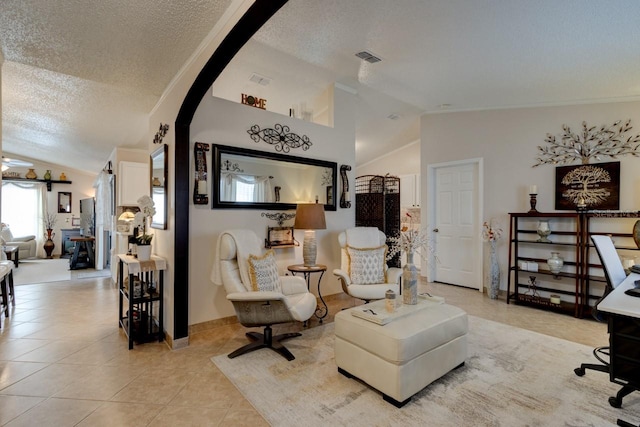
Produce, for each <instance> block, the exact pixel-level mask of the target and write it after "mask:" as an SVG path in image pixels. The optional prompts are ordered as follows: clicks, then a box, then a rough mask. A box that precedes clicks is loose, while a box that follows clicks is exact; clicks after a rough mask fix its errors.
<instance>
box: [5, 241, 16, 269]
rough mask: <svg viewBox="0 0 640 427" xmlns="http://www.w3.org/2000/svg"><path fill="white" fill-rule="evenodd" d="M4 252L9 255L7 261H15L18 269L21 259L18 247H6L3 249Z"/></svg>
mask: <svg viewBox="0 0 640 427" xmlns="http://www.w3.org/2000/svg"><path fill="white" fill-rule="evenodd" d="M2 250H3V251H4V253H5V254H6V255H7V259H8V260H9V261H13V264H14V265H15V266H16V268H18V263H19V259H20V248H18V247H17V246H11V245H5V246H3V247H2Z"/></svg>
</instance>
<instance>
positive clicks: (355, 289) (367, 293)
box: [333, 227, 402, 302]
mask: <svg viewBox="0 0 640 427" xmlns="http://www.w3.org/2000/svg"><path fill="white" fill-rule="evenodd" d="M386 240H387V237H386V236H385V234H384V233H383V232H382V231H380V230H378V229H377V228H376V227H354V228H349V229H347V230H345V231H343V232H342V233H340V234H339V235H338V243H339V244H340V249H341V250H340V252H341V266H340V268H339V269H335V270H333V274H334V275H335V276H337V277H338V279H339V280H340V283H341V284H342V290H343V291H344V292H345V293H346V294H348V295H351V296H352V297H355V298H359V299H362V300H365V301H366V302H369V301H371V300H377V299H383V298H384V297H385V293H386V292H387V291H388V290H392V291H394V292H395V293H396V294H399V292H400V276H401V275H402V270H401V269H399V268H395V267H391V268H387V264H386V260H384V258H383V260H382V266H381V267H380V268H382V269H383V270H384V272H385V274H384V279H386V280H381V281H377V282H373V283H371V282H367V283H359V282H360V279H358V280H354V277H353V274H352V273H353V272H352V269H351V257H352V256H351V255H350V254H349V252H350V250H357V249H360V250H363V249H368V250H371V249H375V248H380V247H381V246H383V245H385V242H386ZM350 248H352V249H350ZM378 257H379V256H378ZM376 262H378V261H376Z"/></svg>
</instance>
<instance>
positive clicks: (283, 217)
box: [260, 212, 296, 227]
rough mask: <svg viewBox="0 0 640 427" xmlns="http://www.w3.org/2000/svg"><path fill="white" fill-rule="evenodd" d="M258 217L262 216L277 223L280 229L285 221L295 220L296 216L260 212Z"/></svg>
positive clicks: (283, 213) (293, 214)
mask: <svg viewBox="0 0 640 427" xmlns="http://www.w3.org/2000/svg"><path fill="white" fill-rule="evenodd" d="M260 216H264V217H267V218H269V219H271V220H274V221H277V222H278V225H279V226H280V227H282V224H284V222H285V221H288V220H290V219H293V218H295V217H296V214H295V213H286V212H276V213H268V212H262V214H261V215H260Z"/></svg>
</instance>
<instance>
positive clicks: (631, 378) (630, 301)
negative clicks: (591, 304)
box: [598, 273, 640, 408]
mask: <svg viewBox="0 0 640 427" xmlns="http://www.w3.org/2000/svg"><path fill="white" fill-rule="evenodd" d="M636 280H640V274H636V273H631V274H630V275H629V276H627V278H626V279H625V280H624V281H623V282H622V283H621V284H620V285H618V286H617V287H616V288H615V289H614V290H613V291H612V292H611V293H610V294H609V295H608V296H607V297H606V298H605V299H603V300H602V302H600V304H598V310H599V311H602V312H605V313H608V314H609V315H610V316H609V345H610V362H609V363H610V365H609V380H610V381H611V382H614V383H616V384H620V385H622V386H623V387H622V389H621V390H620V391H619V392H618V394H617V395H616V396H612V397H610V398H609V404H611V406H613V407H615V408H619V407H621V406H622V398H623V397H624V396H626V395H628V394H629V393H631V392H632V391H640V298H637V297H632V296H629V295H626V294H625V293H624V291H626V290H627V289H630V288H633V287H634V282H635V281H636Z"/></svg>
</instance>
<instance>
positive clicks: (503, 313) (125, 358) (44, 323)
mask: <svg viewBox="0 0 640 427" xmlns="http://www.w3.org/2000/svg"><path fill="white" fill-rule="evenodd" d="M15 289H16V300H17V303H16V306H15V307H14V308H12V310H11V316H10V317H9V318H8V319H4V317H2V318H0V321H1V322H2V323H1V325H2V329H0V425H2V426H5V425H6V426H36V425H42V426H144V425H153V426H165V425H166V426H262V425H267V423H266V421H265V420H264V419H263V418H262V417H261V416H260V415H259V414H258V413H257V412H256V411H255V410H254V409H253V407H252V406H251V404H249V403H248V402H247V401H246V400H245V399H244V398H243V397H242V395H241V394H240V393H239V392H238V391H237V390H236V389H235V387H234V386H233V385H232V384H231V383H230V382H229V381H228V380H227V379H226V378H225V377H224V375H222V373H220V371H219V370H218V369H217V368H216V366H215V365H214V364H213V363H212V362H211V361H210V360H209V359H210V358H211V357H212V356H214V355H217V354H222V353H229V352H231V351H232V350H234V349H236V348H237V347H240V346H241V345H243V344H244V343H245V340H246V339H245V338H244V333H245V332H246V329H245V328H243V327H242V326H241V325H237V324H235V325H228V326H222V327H219V328H215V329H212V330H208V331H205V332H200V333H197V334H195V335H193V336H191V337H190V346H189V347H188V348H185V349H182V350H177V351H171V350H169V348H168V347H167V346H166V345H165V344H163V343H148V344H144V345H136V346H135V348H134V349H133V350H131V351H129V350H128V349H127V342H126V339H125V337H124V334H123V333H122V332H121V331H120V330H119V329H118V327H117V311H118V308H117V307H118V299H117V292H116V290H115V288H113V287H112V286H111V285H110V280H109V279H86V280H75V281H70V282H54V283H47V284H36V285H24V286H17V287H16V288H15ZM425 290H428V291H429V292H431V293H433V294H435V295H441V296H444V297H445V298H446V300H447V302H448V303H450V304H453V305H456V306H459V307H461V308H463V309H465V310H466V311H467V312H468V313H469V314H471V315H474V316H478V317H482V318H486V319H491V320H495V321H498V322H503V323H507V324H510V325H514V326H518V327H521V328H526V329H530V330H534V331H537V332H541V333H544V334H548V335H553V336H556V337H560V338H564V339H568V340H572V341H576V342H579V343H583V344H587V345H589V346H596V345H602V344H605V343H606V342H607V340H608V338H607V331H606V325H604V324H601V323H597V322H594V321H591V320H581V319H574V318H572V317H570V316H566V315H558V314H554V313H550V312H545V311H541V310H536V309H532V308H527V307H521V306H515V305H513V304H510V305H507V304H506V303H505V301H504V297H503V298H502V299H500V300H491V299H489V298H488V297H487V296H486V295H483V294H481V293H480V292H478V291H476V290H471V289H464V288H458V287H454V286H447V285H441V284H428V285H426V284H422V285H421V291H425ZM353 304H354V300H352V299H350V298H348V297H346V296H345V295H338V296H336V297H335V298H333V300H332V301H331V303H330V315H329V317H328V318H327V319H325V320H326V321H333V316H332V315H331V314H335V313H336V312H337V311H339V310H340V309H341V308H343V307H346V306H350V305H353ZM471 320H472V321H473V319H471ZM317 325H318V322H317V321H316V320H314V321H312V322H311V325H310V327H314V326H317ZM283 329H303V328H302V327H301V325H300V324H295V325H283V326H278V327H274V333H278V332H282V330H283ZM261 351H265V350H261Z"/></svg>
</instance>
